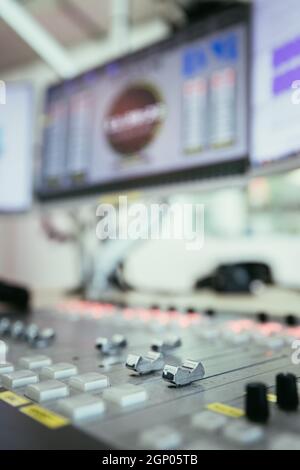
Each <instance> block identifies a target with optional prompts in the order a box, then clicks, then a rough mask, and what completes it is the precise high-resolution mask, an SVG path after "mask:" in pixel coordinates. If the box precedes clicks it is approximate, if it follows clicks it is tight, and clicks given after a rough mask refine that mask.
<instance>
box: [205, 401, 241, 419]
mask: <svg viewBox="0 0 300 470" xmlns="http://www.w3.org/2000/svg"><path fill="white" fill-rule="evenodd" d="M206 408H207V409H208V410H210V411H214V412H215V413H219V414H222V415H225V416H229V417H230V418H241V417H242V416H244V415H245V413H244V411H243V410H241V409H240V408H235V407H233V406H229V405H224V404H223V403H210V404H209V405H207V407H206Z"/></svg>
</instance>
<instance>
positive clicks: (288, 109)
mask: <svg viewBox="0 0 300 470" xmlns="http://www.w3.org/2000/svg"><path fill="white" fill-rule="evenodd" d="M299 15H300V3H299V1H298V0H285V1H284V2H283V1H282V0H272V1H271V2H270V1H269V0H255V3H254V38H253V43H254V45H253V47H254V49H253V57H254V75H253V83H254V89H253V102H252V116H253V121H252V126H253V138H252V152H251V153H252V155H251V157H252V162H253V164H254V165H255V166H258V165H262V164H264V163H268V162H270V161H275V160H279V159H285V158H287V157H292V156H293V155H295V154H297V153H299V151H300V131H299V129H300V128H299V122H300V99H299V97H300V91H299V90H300V81H299V80H300V29H299V20H298V18H299Z"/></svg>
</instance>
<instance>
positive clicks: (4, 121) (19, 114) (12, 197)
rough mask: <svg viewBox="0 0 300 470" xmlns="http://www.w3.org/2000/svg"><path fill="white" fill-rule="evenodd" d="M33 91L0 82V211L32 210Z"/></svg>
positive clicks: (25, 86) (23, 85)
mask: <svg viewBox="0 0 300 470" xmlns="http://www.w3.org/2000/svg"><path fill="white" fill-rule="evenodd" d="M33 112H34V111H33V90H32V88H31V86H30V85H29V84H27V83H18V82H14V83H12V82H9V83H5V82H2V81H1V82H0V212H1V213H15V212H24V211H27V210H28V209H30V206H31V203H32V193H33Z"/></svg>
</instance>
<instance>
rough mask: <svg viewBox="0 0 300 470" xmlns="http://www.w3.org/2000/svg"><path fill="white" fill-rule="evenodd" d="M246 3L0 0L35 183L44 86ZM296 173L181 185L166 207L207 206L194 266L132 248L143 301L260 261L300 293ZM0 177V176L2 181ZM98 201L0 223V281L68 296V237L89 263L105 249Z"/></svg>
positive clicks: (181, 257) (178, 257)
mask: <svg viewBox="0 0 300 470" xmlns="http://www.w3.org/2000/svg"><path fill="white" fill-rule="evenodd" d="M245 3H249V4H251V3H252V2H250V1H249V2H245V1H244V2H227V1H223V2H215V1H208V0H206V1H200V0H198V1H197V0H194V1H193V0H85V1H84V2H82V1H80V0H10V1H7V0H2V1H1V2H0V51H1V53H0V79H1V80H2V81H4V82H5V83H8V84H9V83H21V82H22V83H23V82H26V83H29V84H30V85H31V86H32V89H33V104H32V106H31V108H30V113H31V115H29V114H27V117H28V120H29V121H30V122H32V126H33V131H32V147H31V148H32V155H33V157H34V163H33V172H34V175H35V180H36V179H37V178H38V176H37V175H38V173H39V171H40V164H41V162H40V159H41V156H40V155H41V149H42V145H43V132H42V127H43V113H44V102H45V92H46V90H47V88H48V87H49V86H50V85H52V84H53V83H56V82H57V81H60V80H68V79H71V78H72V77H74V76H77V75H78V74H81V73H84V72H86V71H88V70H90V69H93V68H95V67H98V66H100V65H101V64H105V63H107V62H109V61H112V60H113V59H114V58H116V57H119V56H122V55H123V54H126V53H128V52H133V51H136V50H143V48H144V47H146V46H149V45H151V44H155V43H157V42H159V41H161V40H163V39H165V38H168V37H172V35H174V34H176V33H178V32H180V31H181V30H184V29H185V28H187V27H188V26H189V25H192V24H197V22H198V21H204V22H205V21H208V19H210V18H214V17H216V15H218V14H219V13H220V12H223V11H225V10H226V9H230V8H232V5H233V4H245ZM258 3H259V2H258ZM267 3H268V2H267ZM269 3H270V2H269ZM271 3H272V2H271ZM299 34H300V31H299ZM252 54H253V51H252V53H251V54H250V55H252ZM251 59H252V60H253V57H251ZM251 73H252V72H249V77H250V81H251V84H252V81H253V78H252V75H251ZM251 84H250V85H251ZM250 88H251V86H250ZM0 112H1V111H0ZM250 114H251V108H250ZM249 127H251V119H250V123H249ZM16 139H18V133H17V132H16ZM299 148H300V132H299ZM297 167H298V164H297V163H295V160H294V161H293V163H292V164H290V161H289V162H288V163H287V164H282V165H278V167H277V166H276V164H275V165H274V166H273V167H272V168H271V169H268V168H267V169H266V170H265V169H264V171H257V169H256V168H255V169H254V170H253V171H250V172H247V173H246V174H244V175H241V176H239V177H235V178H234V179H230V178H229V179H228V178H227V179H222V181H221V183H220V182H217V183H215V182H209V183H208V184H203V183H199V184H198V185H197V184H196V185H193V187H192V188H186V187H184V186H183V187H181V186H178V188H177V189H176V191H175V193H174V191H171V192H170V201H171V202H172V201H173V202H178V201H180V202H181V203H184V202H194V203H196V202H197V203H203V204H205V246H204V248H203V250H201V251H200V252H199V253H197V254H196V255H195V253H193V252H191V253H189V252H187V251H186V250H185V247H184V243H182V242H180V241H172V242H168V243H166V242H163V241H149V242H147V243H142V244H138V246H137V247H136V249H134V250H128V253H127V252H125V254H124V257H123V259H122V261H123V262H124V264H125V276H126V280H127V282H128V283H129V284H132V285H134V286H136V288H138V289H141V290H153V291H155V290H156V289H158V288H161V289H162V290H164V291H167V292H177V293H178V292H182V293H186V292H189V291H191V290H192V288H193V286H194V284H195V282H196V281H197V279H199V278H201V277H202V276H207V275H209V274H210V273H211V272H212V270H213V269H215V268H216V267H217V266H218V265H219V264H222V263H229V262H235V261H260V262H265V263H267V264H268V265H269V266H270V267H271V268H272V271H273V275H274V278H275V282H276V284H278V285H279V286H281V287H285V288H291V289H296V290H298V289H299V288H300V278H299V274H298V266H299V263H300V243H299V235H300V218H299V205H300V170H299V169H297ZM17 171H18V170H17ZM0 172H1V166H0ZM3 177H4V179H5V176H3V173H2V175H1V174H0V180H1V181H2V179H3ZM19 178H21V174H20V176H19ZM15 184H16V186H15V188H11V189H12V190H13V191H16V192H17V191H18V178H17V181H16V183H15ZM164 191H165V192H166V190H164ZM165 192H164V194H165ZM155 193H156V190H153V194H155ZM135 197H136V199H139V198H142V197H144V195H143V189H141V188H138V194H137V195H136V196H135ZM168 197H169V196H168ZM99 198H100V195H99ZM97 200H98V196H97V197H96V195H95V196H94V197H93V199H92V200H91V201H90V200H89V199H87V200H84V201H83V200H81V199H80V198H79V200H76V199H75V200H71V201H68V203H67V204H66V203H65V201H63V200H62V201H61V200H58V201H57V202H56V201H52V202H51V203H48V204H45V203H43V204H42V203H41V202H40V201H38V200H36V199H34V200H33V202H32V205H31V207H30V210H25V211H22V210H21V213H20V211H17V213H14V211H9V212H10V213H9V214H3V215H2V216H0V278H3V279H6V280H9V281H14V282H18V283H22V284H26V285H28V286H29V287H30V288H31V289H33V290H34V291H51V290H59V291H62V292H67V291H70V290H72V289H75V288H77V287H78V285H79V284H80V282H81V280H82V279H81V276H82V269H83V268H82V262H83V260H82V251H81V249H82V244H81V245H80V244H78V240H77V239H76V240H75V241H74V236H75V235H74V233H75V234H76V233H78V227H79V226H80V222H82V224H87V227H88V237H87V238H89V240H88V241H86V242H83V243H86V245H85V248H84V249H85V250H87V252H88V253H89V256H90V257H91V258H93V260H94V261H95V260H97V261H95V262H97V263H100V264H101V262H102V261H101V260H102V258H101V257H102V256H104V257H105V254H104V253H105V246H104V247H102V246H101V247H100V249H99V246H98V244H97V243H96V241H95V226H96V222H95V218H94V215H95V207H96V202H97ZM74 211H75V213H76V217H74ZM85 226H86V225H85ZM51 230H52V232H51ZM53 231H54V232H53ZM76 231H77V232H76ZM56 232H58V233H56ZM51 234H52V236H51ZM61 234H63V235H65V237H64V236H60V235H61ZM75 238H76V236H75ZM98 252H99V254H98Z"/></svg>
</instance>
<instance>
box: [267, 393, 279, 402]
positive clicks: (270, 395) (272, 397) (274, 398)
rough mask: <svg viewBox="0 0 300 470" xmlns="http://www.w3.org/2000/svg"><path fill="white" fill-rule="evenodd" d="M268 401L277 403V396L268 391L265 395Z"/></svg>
mask: <svg viewBox="0 0 300 470" xmlns="http://www.w3.org/2000/svg"><path fill="white" fill-rule="evenodd" d="M267 398H268V401H269V402H271V403H277V397H276V395H273V394H272V393H269V394H268V395H267Z"/></svg>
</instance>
